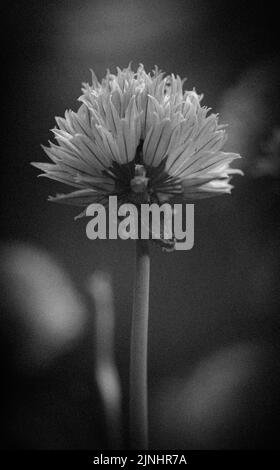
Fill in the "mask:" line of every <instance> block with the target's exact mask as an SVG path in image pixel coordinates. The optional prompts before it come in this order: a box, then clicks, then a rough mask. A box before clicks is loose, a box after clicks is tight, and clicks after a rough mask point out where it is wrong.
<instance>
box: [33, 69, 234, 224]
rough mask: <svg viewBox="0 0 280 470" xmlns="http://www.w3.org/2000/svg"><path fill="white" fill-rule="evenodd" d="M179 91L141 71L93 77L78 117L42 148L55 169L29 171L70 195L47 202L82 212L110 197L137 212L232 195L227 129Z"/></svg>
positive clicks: (65, 121)
mask: <svg viewBox="0 0 280 470" xmlns="http://www.w3.org/2000/svg"><path fill="white" fill-rule="evenodd" d="M183 83H184V80H181V78H180V77H179V76H176V77H175V76H174V75H173V74H172V75H170V76H166V77H165V76H164V74H163V73H162V72H161V71H160V70H159V69H158V68H157V67H155V70H154V71H153V72H152V73H146V72H145V69H144V66H143V65H140V66H139V67H138V70H137V72H134V71H133V70H132V69H131V67H130V66H129V67H128V68H125V69H123V70H120V69H119V68H117V73H116V75H114V74H111V73H110V72H109V71H108V72H107V75H106V77H105V78H104V79H103V80H102V81H101V83H99V82H98V80H97V78H96V76H95V75H94V73H93V72H92V85H89V84H84V85H83V88H82V92H83V94H82V96H81V97H80V98H79V101H80V102H81V103H82V104H81V106H80V107H79V109H78V111H77V113H75V112H73V111H71V110H68V111H66V112H65V117H64V118H61V117H57V118H56V123H57V127H55V128H54V129H53V133H54V135H55V139H56V141H57V143H56V144H54V143H50V146H49V147H43V148H44V150H45V152H46V153H47V155H48V156H49V158H50V159H51V161H52V163H32V164H33V165H34V166H35V167H37V168H39V169H40V170H43V172H44V173H43V176H46V177H48V178H51V179H53V180H57V181H60V182H62V183H65V184H67V185H69V186H72V187H74V188H75V190H74V191H73V192H70V193H68V194H58V195H56V196H55V197H50V198H49V200H51V201H55V202H62V203H67V204H73V205H77V206H81V207H87V206H88V205H89V204H91V203H93V202H99V203H103V204H106V203H107V202H108V197H109V196H110V195H117V196H118V201H119V202H120V203H124V202H132V203H134V204H141V203H143V202H145V203H153V202H157V203H163V202H166V201H169V200H172V199H173V198H174V197H180V198H182V200H185V201H191V200H194V199H198V198H205V197H209V196H215V195H219V194H224V193H230V191H231V188H232V186H231V184H230V183H229V181H230V178H231V175H232V174H235V173H242V172H241V171H240V170H238V169H234V168H231V167H230V163H231V162H232V161H233V160H234V159H236V158H238V157H239V155H238V154H236V153H228V152H224V151H222V147H223V145H224V143H225V141H226V132H225V129H224V127H225V126H223V125H219V124H218V116H217V115H216V114H213V113H211V114H209V109H208V108H207V107H205V106H201V104H200V102H201V99H202V95H200V96H199V95H198V94H197V93H196V92H195V91H194V90H193V91H183ZM83 215H85V210H84V211H83V212H82V213H81V214H80V215H79V216H83ZM79 216H78V217H79Z"/></svg>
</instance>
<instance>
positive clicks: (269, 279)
mask: <svg viewBox="0 0 280 470" xmlns="http://www.w3.org/2000/svg"><path fill="white" fill-rule="evenodd" d="M1 16H2V19H3V20H4V28H2V30H3V38H2V47H1V49H2V54H3V53H4V57H3V59H2V77H3V78H4V79H5V81H6V84H5V85H4V86H3V87H2V96H3V98H4V109H3V108H2V128H3V127H4V130H5V133H4V137H3V140H2V145H1V159H2V162H1V178H2V185H1V205H2V215H1V298H2V302H1V305H2V315H1V324H0V328H1V357H0V362H1V368H2V369H1V376H2V380H3V387H1V405H2V416H3V418H2V420H1V434H2V446H3V448H12V449H15V448H27V449H38V448H39V449H55V448H58V449H77V448H79V449H80V448H92V449H94V448H104V447H110V445H111V444H110V441H109V439H108V436H107V432H106V428H105V424H104V412H103V411H102V406H101V399H100V396H99V394H98V391H97V387H96V383H95V378H94V370H93V367H94V366H93V364H94V355H95V344H94V340H93V332H94V328H95V311H94V307H93V305H92V302H91V300H90V298H89V295H88V289H87V285H88V279H89V277H90V276H91V274H92V273H93V272H94V271H96V270H100V269H102V270H103V271H106V272H109V273H110V274H111V276H112V279H113V289H114V300H115V314H116V331H115V334H116V347H115V350H116V361H117V365H118V368H119V372H120V377H121V384H122V389H123V412H124V424H123V429H124V431H123V435H124V439H127V398H128V394H127V386H128V365H129V335H130V312H131V301H132V288H133V263H134V246H133V243H132V242H123V241H99V240H98V241H94V242H93V241H90V240H88V239H87V238H86V234H85V226H86V222H85V221H84V220H80V221H74V220H73V218H74V216H75V215H76V214H77V210H76V209H75V208H72V207H67V206H65V207H63V206H58V205H55V204H51V203H48V202H47V201H46V199H47V196H48V195H49V194H55V193H56V192H60V191H62V192H63V190H64V188H63V186H62V185H60V184H59V183H55V182H52V181H49V180H47V179H37V178H36V176H37V172H36V170H35V169H34V168H32V167H31V166H30V165H29V162H30V161H46V158H45V155H44V153H43V151H42V149H41V148H40V145H41V144H47V141H48V139H50V138H51V134H50V132H49V129H50V128H52V127H54V124H55V123H54V116H60V115H63V114H64V111H65V109H68V108H72V109H74V110H76V109H77V102H76V99H77V98H78V96H79V95H80V87H81V82H83V81H90V72H89V69H90V68H93V69H94V71H95V73H96V74H97V76H98V77H99V79H101V78H102V77H103V75H104V74H105V73H106V69H107V68H108V67H109V68H110V69H111V71H112V72H114V71H115V67H116V66H119V67H125V66H127V65H128V63H129V62H130V61H133V67H134V68H136V67H137V65H138V63H139V62H141V63H143V64H144V65H145V68H146V70H150V69H151V68H153V66H154V65H155V64H157V65H158V66H159V67H160V68H161V69H162V70H164V71H166V72H167V73H172V72H173V73H175V74H179V75H181V76H183V77H184V76H186V77H187V78H188V80H187V83H186V87H187V88H188V89H192V88H193V87H195V88H196V90H197V92H198V93H204V96H205V98H204V101H203V104H206V105H207V106H210V107H211V108H213V111H214V112H219V113H220V119H221V122H227V123H229V128H228V133H229V139H228V143H227V149H228V150H233V151H235V152H239V153H241V155H242V156H243V160H242V162H241V163H239V162H238V164H239V165H240V166H241V167H242V169H243V170H244V172H245V176H244V177H242V178H241V177H236V178H235V180H234V184H235V190H234V191H233V193H232V195H231V196H227V195H226V196H223V197H220V198H217V199H213V200H205V201H199V202H198V203H196V204H195V246H194V248H193V249H192V250H191V251H189V252H176V253H171V254H169V253H162V252H161V251H160V249H159V248H157V247H155V246H153V247H152V274H151V276H152V277H151V298H150V331H149V393H150V395H149V398H150V415H151V422H150V435H151V445H152V446H153V447H161V448H176V447H180V448H186V449H188V448H195V449H200V448H206V449H208V448H263V447H265V448H270V447H274V448H277V447H278V446H279V432H278V429H279V424H280V415H279V408H280V406H279V405H280V402H279V392H280V383H279V367H280V361H279V303H280V295H279V254H280V245H279V228H280V226H279V201H280V184H279V177H280V155H279V148H280V145H279V140H280V137H279V128H280V116H279V110H280V104H279V103H280V101H279V97H280V96H279V72H278V68H279V44H278V42H279V41H278V38H279V15H278V11H277V10H276V6H274V4H273V3H272V2H263V1H260V2H244V1H243V2H239V1H234V2H228V1H222V0H220V1H219V0H214V1H202V0H197V1H190V0H186V1H180V0H162V1H154V0H149V1H147V0H135V1H128V0H123V1H121V0H120V1H119V0H115V1H113V0H107V1H106V0H103V1H79V0H76V1H71V0H70V1H69V0H68V1H57V2H52V1H49V2H48V1H42V0H36V1H28V2H20V1H18V2H13V1H11V2H3V3H2V6H1ZM277 129H278V131H277ZM277 132H278V134H277ZM277 135H278V137H277ZM275 136H276V137H275ZM48 256H51V257H52V258H51V260H49V258H48ZM56 263H57V264H58V265H59V266H60V268H58V267H56ZM56 269H57V270H59V269H60V270H61V271H62V272H61V271H60V274H58V273H57V272H56V271H55V270H56ZM55 273H56V274H55ZM66 273H67V274H66ZM52 276H54V277H52ZM55 276H57V278H56V277H55ZM38 279H39V280H40V282H39V281H38ZM56 279H58V281H57V282H56ZM37 281H38V282H37ZM62 284H63V285H64V284H67V286H68V290H67V288H66V287H65V286H64V289H66V290H67V296H68V297H69V299H70V300H69V303H70V304H71V305H72V307H73V305H74V306H75V308H76V310H75V309H74V310H75V312H76V313H73V312H74V310H73V311H72V313H71V314H69V315H67V308H68V307H67V305H66V306H65V305H64V303H65V298H66V297H67V296H66V294H65V296H64V294H63V292H64V290H63V289H62V288H61V285H62ZM69 286H70V287H69ZM69 290H70V291H71V290H72V292H71V293H69V292H68V291H69ZM35 291H36V292H35ZM68 297H67V298H68ZM34 299H35V300H36V302H37V303H36V302H35V300H34ZM77 299H78V300H77ZM75 302H78V305H76V304H75ZM42 305H44V306H45V307H44V308H43V307H42ZM41 310H42V312H41ZM37 311H38V312H39V311H40V312H41V313H40V315H41V316H40V315H39V314H38V315H39V316H38V315H37ZM65 312H66V313H65ZM57 325H58V326H59V333H56V332H57V328H58V327H57Z"/></svg>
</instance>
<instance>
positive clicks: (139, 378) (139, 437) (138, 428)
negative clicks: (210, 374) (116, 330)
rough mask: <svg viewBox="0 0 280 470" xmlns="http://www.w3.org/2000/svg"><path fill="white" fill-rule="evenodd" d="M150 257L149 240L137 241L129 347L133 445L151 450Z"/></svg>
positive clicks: (135, 447) (136, 447)
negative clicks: (148, 381) (149, 389)
mask: <svg viewBox="0 0 280 470" xmlns="http://www.w3.org/2000/svg"><path fill="white" fill-rule="evenodd" d="M149 284H150V256H149V247H148V240H141V239H139V240H136V270H135V288H134V301H133V311H132V325H131V346H130V444H131V448H132V449H147V448H148V397H147V395H148V394H147V349H148V317H149Z"/></svg>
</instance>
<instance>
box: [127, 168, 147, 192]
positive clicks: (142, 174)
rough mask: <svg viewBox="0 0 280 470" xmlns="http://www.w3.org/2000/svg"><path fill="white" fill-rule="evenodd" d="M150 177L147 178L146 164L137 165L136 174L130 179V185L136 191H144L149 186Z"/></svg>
mask: <svg viewBox="0 0 280 470" xmlns="http://www.w3.org/2000/svg"><path fill="white" fill-rule="evenodd" d="M148 181H149V178H146V169H145V167H144V165H135V176H134V178H132V180H131V181H130V187H131V189H132V191H134V192H135V193H144V192H145V191H146V189H147V186H148Z"/></svg>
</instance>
